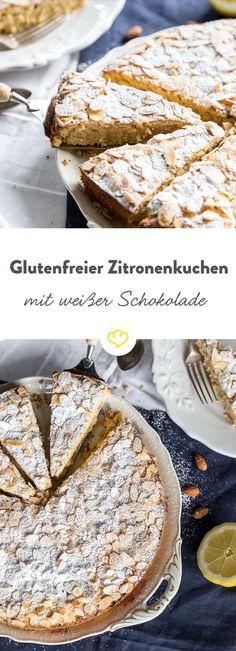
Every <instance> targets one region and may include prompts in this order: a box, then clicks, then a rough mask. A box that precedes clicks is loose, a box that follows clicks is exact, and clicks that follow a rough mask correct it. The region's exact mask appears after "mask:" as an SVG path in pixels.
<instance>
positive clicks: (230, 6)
mask: <svg viewBox="0 0 236 651" xmlns="http://www.w3.org/2000/svg"><path fill="white" fill-rule="evenodd" d="M209 2H210V4H211V6H212V7H214V9H216V11H219V13H220V14H223V16H231V17H233V16H236V0H209Z"/></svg>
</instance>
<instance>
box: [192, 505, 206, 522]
mask: <svg viewBox="0 0 236 651" xmlns="http://www.w3.org/2000/svg"><path fill="white" fill-rule="evenodd" d="M208 513H209V509H208V508H207V507H203V506H196V507H195V509H193V511H192V516H193V518H194V519H195V520H201V519H202V518H205V516H206V515H207V514H208Z"/></svg>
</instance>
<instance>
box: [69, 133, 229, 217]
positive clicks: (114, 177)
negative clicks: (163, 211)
mask: <svg viewBox="0 0 236 651" xmlns="http://www.w3.org/2000/svg"><path fill="white" fill-rule="evenodd" d="M223 136H224V131H223V129H221V127H219V126H218V125H216V124H214V123H212V122H199V123H198V124H196V125H192V126H187V127H185V128H183V129H179V130H177V131H174V132H173V133H171V134H164V135H163V134H160V135H157V136H154V138H151V140H149V141H148V142H147V143H146V144H139V145H131V146H129V145H124V146H123V147H117V148H115V149H110V150H107V151H106V152H104V153H102V154H100V155H98V156H94V157H93V158H90V159H89V161H88V162H86V163H84V164H83V165H82V166H81V169H82V170H84V172H85V173H86V174H88V175H89V178H90V179H91V180H92V181H94V183H96V184H98V185H99V186H100V188H101V189H102V190H103V191H104V192H106V193H108V194H109V195H111V196H112V197H114V198H115V199H116V200H117V201H118V202H119V203H120V204H121V205H122V206H123V207H124V208H126V209H127V210H128V211H129V212H130V213H131V214H132V213H136V212H137V213H138V212H139V211H140V210H142V209H143V208H144V206H145V205H146V204H147V203H148V201H149V200H150V199H151V197H152V196H153V194H154V193H155V191H158V189H159V188H161V187H162V186H163V185H164V184H167V183H168V182H170V180H171V179H172V178H173V176H175V175H176V173H178V172H181V170H184V169H185V166H186V165H187V166H189V165H190V163H191V162H192V160H195V159H196V158H197V157H198V155H199V156H201V155H204V153H206V152H207V151H209V149H210V148H212V147H214V146H216V145H217V144H218V143H219V142H220V141H221V139H222V138H223Z"/></svg>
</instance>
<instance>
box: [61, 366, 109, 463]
mask: <svg viewBox="0 0 236 651" xmlns="http://www.w3.org/2000/svg"><path fill="white" fill-rule="evenodd" d="M108 392H109V389H108V387H107V385H106V384H105V383H104V382H101V381H100V380H95V379H94V378H89V377H85V376H83V375H81V376H79V375H72V374H71V373H70V372H69V371H63V372H62V373H55V374H54V375H53V396H52V400H51V427H50V471H51V475H52V476H58V475H59V474H61V473H63V471H64V469H65V468H66V467H67V465H68V460H69V461H70V459H71V452H72V450H73V449H74V446H75V445H76V441H77V438H78V437H80V436H81V434H82V432H83V430H84V428H85V427H86V426H87V425H88V423H89V422H91V423H92V425H93V424H94V423H93V415H96V416H97V414H98V411H99V410H100V409H101V407H102V404H103V402H104V400H105V398H106V396H107V394H108ZM72 456H73V454H72Z"/></svg>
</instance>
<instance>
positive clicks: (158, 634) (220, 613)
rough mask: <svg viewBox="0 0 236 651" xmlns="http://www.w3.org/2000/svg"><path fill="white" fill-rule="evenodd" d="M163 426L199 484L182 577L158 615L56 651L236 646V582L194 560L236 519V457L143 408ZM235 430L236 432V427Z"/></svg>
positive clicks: (208, 650)
mask: <svg viewBox="0 0 236 651" xmlns="http://www.w3.org/2000/svg"><path fill="white" fill-rule="evenodd" d="M140 412H141V414H142V415H143V417H144V418H145V419H146V420H147V421H148V423H149V424H150V425H151V426H152V427H153V428H154V429H156V431H158V432H159V434H160V436H161V440H162V442H163V443H164V445H166V447H167V449H168V450H169V452H170V454H171V457H172V461H173V464H174V467H175V470H176V472H177V475H178V478H179V481H180V484H181V485H184V484H186V483H188V484H194V485H197V486H198V487H199V488H200V490H201V496H200V497H199V498H195V499H193V498H191V499H190V498H187V497H184V498H183V511H182V538H183V547H182V558H183V578H182V582H181V586H180V589H179V592H178V593H177V595H176V597H175V598H174V599H173V601H172V602H171V603H170V605H169V606H167V608H166V610H165V611H164V612H163V613H162V615H160V617H158V618H156V619H154V620H152V621H151V622H147V623H146V624H142V625H140V626H134V627H131V628H125V629H121V630H119V631H116V632H115V633H105V634H104V635H102V636H95V637H91V638H88V639H85V640H82V641H81V642H77V643H74V644H70V645H62V646H60V647H58V651H59V649H60V651H121V650H122V651H149V650H150V651H235V649H236V618H235V610H236V588H228V589H227V588H222V587H220V586H216V585H213V584H211V583H208V581H206V580H205V579H204V578H203V577H202V575H201V573H200V571H199V570H198V567H197V563H196V551H197V548H198V545H199V543H200V541H201V540H202V537H203V536H204V534H205V533H206V532H207V531H208V530H209V529H211V528H212V527H213V526H215V525H217V524H220V523H221V522H226V521H234V522H235V521H236V459H230V458H228V457H225V456H223V455H220V454H217V453H215V452H212V451H211V450H209V449H208V448H206V447H205V446H203V445H201V444H200V443H198V442H197V441H195V440H193V439H190V438H189V437H188V436H187V435H186V434H185V433H184V432H183V431H182V430H181V429H180V428H179V427H178V426H177V425H176V424H175V423H173V421H171V419H170V418H169V417H168V416H167V414H166V413H165V412H163V411H160V410H158V411H157V410H152V411H148V410H145V409H140ZM235 436H236V433H235ZM196 449H197V450H199V451H200V452H201V453H202V454H203V456H204V457H205V459H206V460H207V462H208V470H207V472H205V473H203V472H200V471H199V470H198V469H197V468H196V467H195V464H194V463H193V454H194V452H195V451H196ZM199 504H201V505H203V506H207V507H209V515H208V516H207V517H205V518H204V519H203V520H201V521H199V520H198V521H197V520H194V519H193V517H192V515H191V512H192V508H193V505H199ZM51 648H52V647H50V646H48V645H46V646H45V645H40V646H38V645H37V646H36V645H31V644H21V643H16V642H12V641H10V640H7V639H6V638H5V639H2V640H0V651H37V650H38V651H50V649H51Z"/></svg>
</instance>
